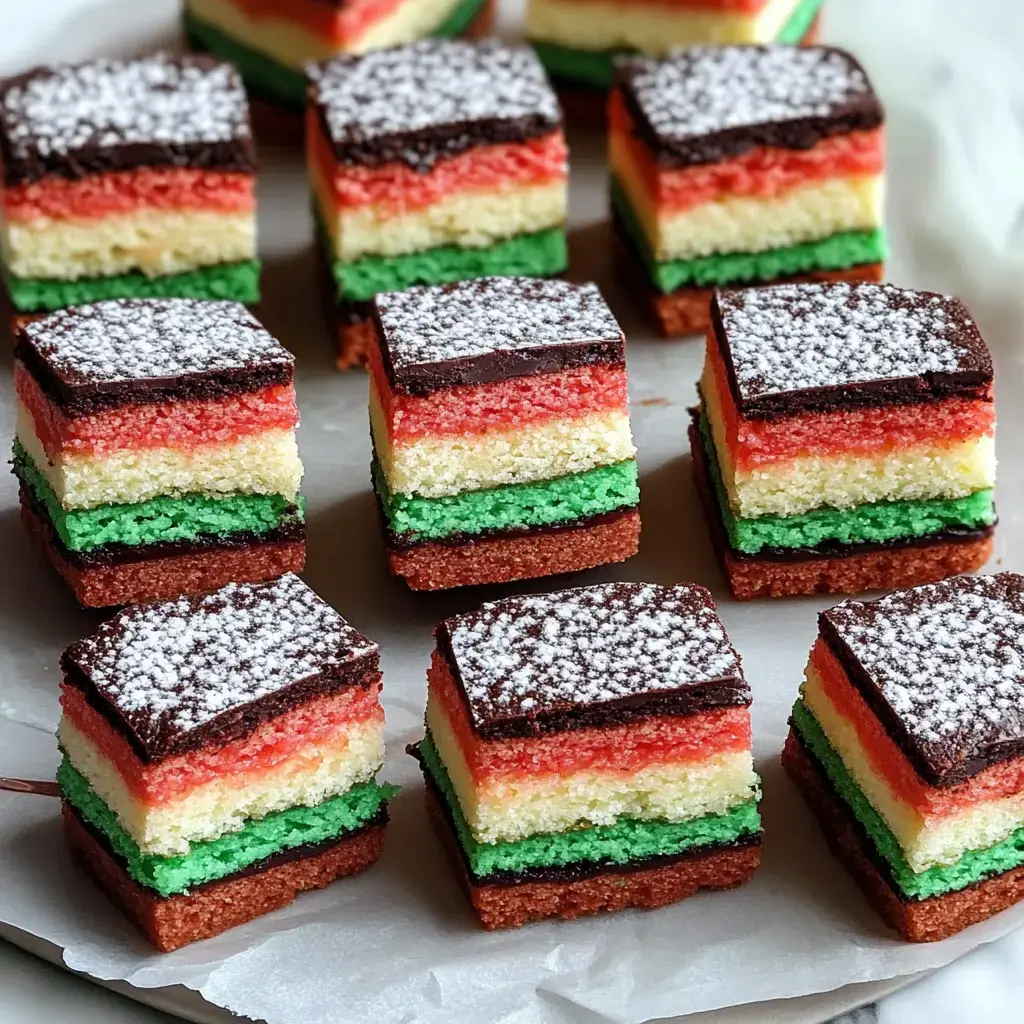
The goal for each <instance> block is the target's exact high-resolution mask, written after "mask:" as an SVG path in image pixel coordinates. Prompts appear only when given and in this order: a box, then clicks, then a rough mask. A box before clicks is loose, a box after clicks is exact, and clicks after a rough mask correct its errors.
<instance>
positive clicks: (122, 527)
mask: <svg viewBox="0 0 1024 1024" xmlns="http://www.w3.org/2000/svg"><path fill="white" fill-rule="evenodd" d="M13 463H14V472H15V473H16V474H17V476H18V479H19V480H20V481H21V482H22V483H24V484H25V485H27V486H28V487H29V488H31V490H32V492H33V494H35V496H36V499H37V500H38V501H39V503H40V504H41V505H42V506H43V507H44V508H45V509H46V512H47V515H48V516H49V519H50V522H51V523H52V524H53V527H54V529H55V530H56V531H57V535H58V536H59V537H60V539H61V540H62V541H63V542H64V545H65V547H67V548H68V549H69V550H70V551H94V550H95V549H96V548H100V547H103V546H104V545H106V544H128V545H136V544H156V543H173V542H176V541H193V540H196V539H197V538H198V537H204V536H205V537H209V536H214V537H224V536H227V535H228V534H231V533H239V532H246V533H252V534H261V533H267V532H269V531H270V530H275V529H277V528H278V527H281V526H290V525H292V524H294V523H301V522H302V521H303V519H304V508H305V498H303V497H301V496H300V497H299V499H298V502H297V503H293V502H290V501H288V500H287V499H286V498H284V497H282V496H281V495H280V494H235V495H230V496H228V497H225V498H208V497H206V496H205V495H202V494H190V495H188V496H187V497H184V498H153V499H152V500H150V501H141V502H138V503H137V504H134V505H101V506H99V507H98V508H88V509H73V510H71V511H69V510H67V509H65V508H63V507H62V506H61V503H60V500H59V499H58V498H57V495H56V494H54V492H53V488H52V487H50V484H49V483H48V482H47V480H46V478H45V477H44V476H43V475H42V474H41V473H40V472H39V470H38V469H37V468H36V467H35V465H34V463H33V462H32V459H31V458H30V457H29V456H28V454H27V453H26V451H25V449H24V448H23V447H22V446H21V444H20V443H19V442H18V441H17V440H16V441H15V442H14V456H13Z"/></svg>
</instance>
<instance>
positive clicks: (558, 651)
mask: <svg viewBox="0 0 1024 1024" xmlns="http://www.w3.org/2000/svg"><path fill="white" fill-rule="evenodd" d="M445 625H446V627H447V630H448V634H449V637H450V640H451V649H452V654H453V656H454V658H455V663H456V666H457V668H458V671H459V676H460V678H461V680H462V685H463V687H464V689H465V691H466V695H467V697H468V700H469V708H470V714H471V715H472V717H473V719H474V721H475V722H476V723H477V724H478V725H479V724H483V723H485V722H487V721H490V720H493V719H495V718H515V717H521V716H524V715H534V714H540V713H543V712H546V711H553V710H564V709H571V708H578V707H584V706H587V705H591V704H599V703H603V702H607V701H614V700H617V699H619V698H622V697H636V696H643V695H651V696H657V695H658V694H659V693H663V692H665V691H673V690H680V689H684V688H686V687H689V686H698V685H702V684H707V683H709V682H712V681H715V680H720V679H723V678H730V679H735V680H737V681H738V682H739V683H740V684H741V685H742V673H741V669H740V662H739V658H738V656H737V654H736V652H735V651H734V650H733V648H732V646H731V645H730V643H729V640H728V637H727V636H726V634H725V628H724V627H723V625H722V623H721V620H720V619H719V618H718V614H717V613H716V611H715V607H714V603H713V601H712V600H711V595H710V594H709V593H708V592H707V591H706V590H704V589H703V588H702V587H695V586H688V585H681V586H676V587H661V586H656V585H654V584H650V583H607V584H602V585H598V586H593V587H582V588H580V589H577V590H564V591H561V592H559V593H555V594H543V595H535V596H527V597H513V598H507V599H505V600H502V601H494V602H490V603H488V604H484V605H482V606H481V607H480V608H479V609H478V610H477V611H475V612H470V613H469V614H467V615H461V616H458V617H457V618H454V619H449V620H448V621H447V622H446V624H445Z"/></svg>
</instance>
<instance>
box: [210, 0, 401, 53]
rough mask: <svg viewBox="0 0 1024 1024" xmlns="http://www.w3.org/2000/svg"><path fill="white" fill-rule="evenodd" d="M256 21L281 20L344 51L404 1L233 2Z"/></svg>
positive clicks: (290, 0)
mask: <svg viewBox="0 0 1024 1024" xmlns="http://www.w3.org/2000/svg"><path fill="white" fill-rule="evenodd" d="M229 2H230V3H233V4H234V5H235V6H236V7H238V8H240V9H241V10H242V11H244V12H245V14H246V15H247V17H248V18H250V19H254V20H269V19H274V20H280V21H285V22H290V23H292V24H298V25H301V26H302V27H303V28H304V29H305V30H306V31H307V32H312V33H313V34H314V35H318V36H321V37H322V38H323V39H324V41H325V42H327V43H329V44H331V45H333V46H335V47H337V48H339V49H340V48H341V47H343V46H344V45H346V44H348V43H352V42H354V41H355V40H357V39H358V38H359V37H360V36H361V35H362V34H363V33H364V32H365V31H366V30H367V29H368V28H369V27H370V26H371V25H372V24H373V23H374V22H376V21H379V20H380V19H381V18H385V17H387V16H388V15H389V14H391V13H392V11H394V10H396V9H397V8H398V7H399V6H400V5H401V4H402V3H403V2H404V0H352V2H348V3H344V4H338V3H325V2H324V0H229Z"/></svg>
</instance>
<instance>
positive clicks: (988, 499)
mask: <svg viewBox="0 0 1024 1024" xmlns="http://www.w3.org/2000/svg"><path fill="white" fill-rule="evenodd" d="M700 432H701V437H702V440H703V442H704V458H705V462H706V463H707V467H708V475H709V476H710V477H711V482H712V485H713V487H714V491H715V498H716V500H717V502H718V509H719V512H720V513H721V516H722V525H723V526H724V527H725V532H726V534H727V535H728V537H729V545H730V546H731V547H732V549H733V550H734V551H739V552H741V553H743V554H745V555H756V554H758V553H760V552H761V551H763V550H764V549H765V548H814V547H818V546H819V545H821V544H825V543H828V542H832V543H838V544H881V543H885V542H888V541H893V540H902V539H908V540H909V539H911V538H914V537H927V536H928V535H929V534H931V533H941V532H942V531H944V530H949V529H951V528H954V527H965V528H967V529H971V530H978V529H983V528H984V527H986V526H991V525H992V524H993V523H994V522H995V520H996V513H995V504H994V502H993V492H992V491H991V490H987V491H977V492H975V493H974V494H970V495H968V496H967V497H966V498H935V499H932V500H927V499H926V500H921V501H878V502H873V503H871V504H867V505H858V506H857V507H856V508H853V509H835V508H819V509H815V510H814V511H813V512H804V513H802V514H800V515H796V516H775V515H770V516H758V517H757V518H755V519H742V518H738V517H737V516H736V515H735V513H734V512H733V511H732V509H731V508H730V507H729V498H728V495H727V494H726V490H725V484H724V482H723V480H722V471H721V468H720V466H719V463H718V452H717V450H716V449H715V444H714V441H713V440H712V437H711V428H710V425H709V424H708V421H707V417H706V416H705V415H704V414H703V413H702V414H701V417H700Z"/></svg>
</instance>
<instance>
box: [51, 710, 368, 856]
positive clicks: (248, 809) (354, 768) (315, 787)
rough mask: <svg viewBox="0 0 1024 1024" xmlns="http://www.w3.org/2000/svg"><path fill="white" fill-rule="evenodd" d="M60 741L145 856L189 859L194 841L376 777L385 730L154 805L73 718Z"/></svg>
mask: <svg viewBox="0 0 1024 1024" xmlns="http://www.w3.org/2000/svg"><path fill="white" fill-rule="evenodd" d="M57 738H58V741H59V743H60V746H61V749H62V750H63V751H64V753H65V755H66V756H67V758H68V759H69V760H70V761H71V763H72V764H73V765H74V766H75V768H76V769H77V770H78V771H79V772H81V773H82V775H84V776H85V778H86V779H88V781H89V784H90V785H91V786H92V787H93V789H94V790H96V792H97V794H98V795H99V796H100V798H101V799H102V800H103V802H104V803H105V804H106V805H107V806H108V807H109V808H110V809H111V811H113V813H114V814H115V815H116V816H117V820H118V821H119V822H120V824H121V827H122V828H123V829H124V830H125V831H126V832H127V833H128V834H129V835H130V836H131V837H132V839H133V840H135V842H136V843H138V845H139V848H140V849H141V850H142V852H143V853H152V854H159V855H161V856H174V855H179V854H186V853H188V850H189V846H190V844H191V843H194V842H199V841H204V840H209V839H217V838H218V837H220V836H222V835H224V834H225V833H228V832H237V831H239V830H240V829H242V828H244V826H245V823H246V821H247V820H249V819H251V818H264V817H266V816H267V815H268V814H271V813H273V812H274V811H281V810H284V809H286V808H288V807H294V806H296V805H299V804H302V805H305V806H310V807H313V806H316V805H317V804H319V803H321V802H322V801H323V800H325V799H327V797H330V796H336V795H337V794H339V793H344V792H345V791H346V790H348V789H350V788H351V787H352V786H355V785H358V784H359V783H362V782H368V781H369V780H371V779H372V778H373V777H374V775H375V774H376V773H377V770H378V768H380V766H381V764H382V763H383V760H384V728H383V725H382V724H381V723H379V722H369V723H366V724H364V725H360V726H358V727H356V728H353V729H350V730H346V731H345V732H344V734H343V735H342V736H340V737H339V738H338V739H337V740H336V742H335V743H334V744H327V743H322V742H321V743H319V744H317V745H314V746H312V747H308V748H305V749H301V750H298V751H297V752H296V753H295V754H293V755H292V756H291V757H289V758H288V759H287V760H285V761H283V762H282V763H281V764H279V765H277V766H275V767H274V768H273V769H271V770H269V771H265V772H262V773H260V774H258V776H256V777H253V778H250V777H248V776H247V775H246V774H244V773H243V774H242V775H241V776H238V777H234V778H231V779H225V780H216V781H213V782H210V783H206V784H205V785H202V786H198V787H195V788H193V789H191V790H190V791H189V793H188V795H187V796H186V797H184V798H183V799H180V800H175V801H169V802H166V803H162V804H159V805H152V804H148V803H146V802H144V801H142V800H139V799H138V798H136V797H135V796H134V795H133V794H132V793H131V792H130V791H129V790H128V788H127V787H126V786H125V783H124V780H123V779H122V777H121V775H120V773H119V772H118V771H117V769H116V768H115V767H114V766H113V764H112V763H111V762H110V760H109V759H108V758H107V757H105V756H104V755H103V754H102V753H101V752H100V751H99V749H98V748H97V747H96V746H94V745H93V744H92V743H91V742H90V741H89V740H88V739H87V738H86V737H85V736H84V735H83V734H82V733H80V732H79V731H78V730H77V729H76V728H75V726H74V725H73V724H72V723H71V722H70V721H69V720H68V719H66V718H65V719H62V720H61V723H60V726H59V728H58V732H57Z"/></svg>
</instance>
